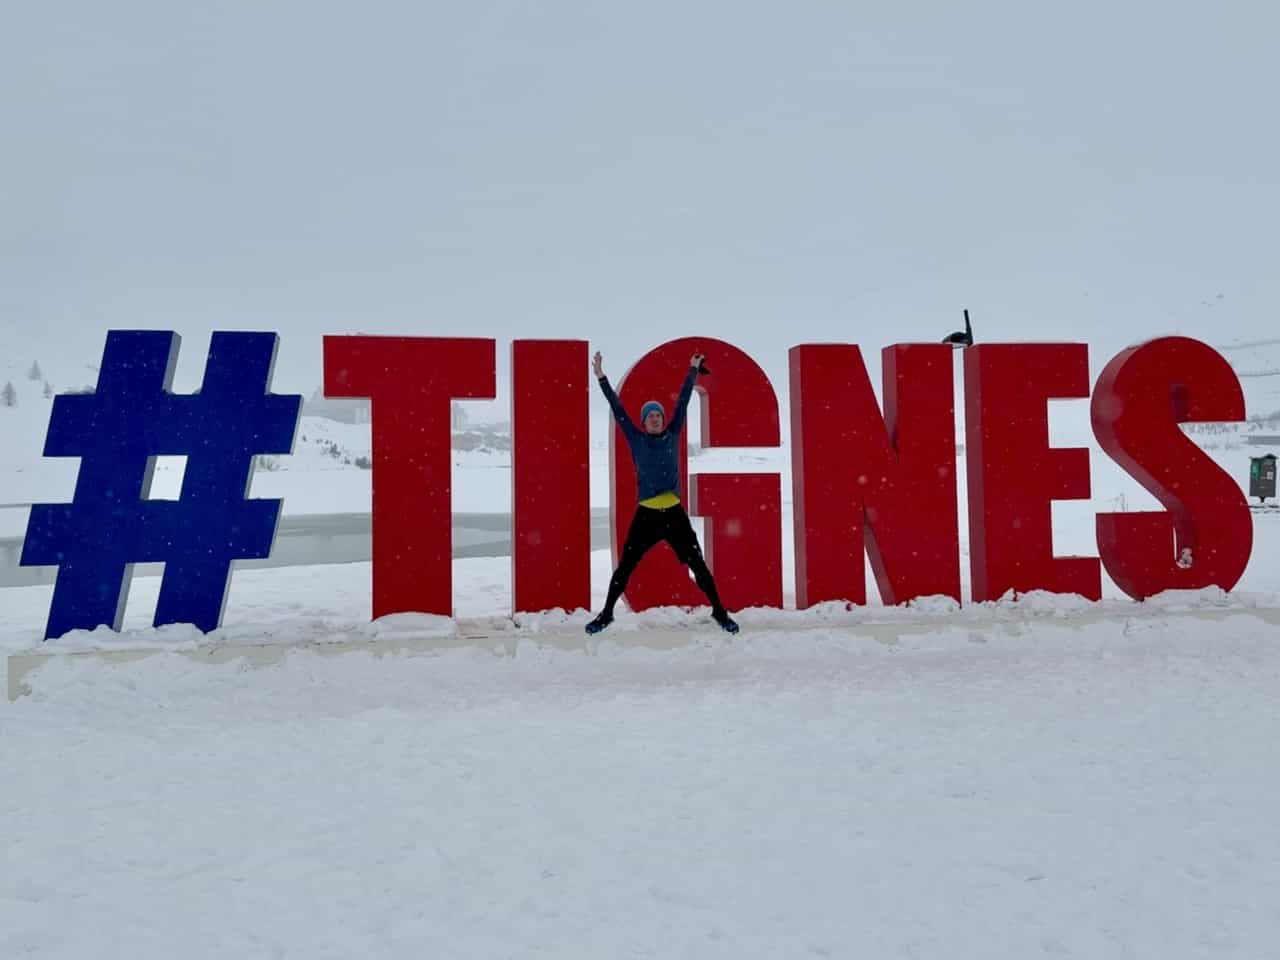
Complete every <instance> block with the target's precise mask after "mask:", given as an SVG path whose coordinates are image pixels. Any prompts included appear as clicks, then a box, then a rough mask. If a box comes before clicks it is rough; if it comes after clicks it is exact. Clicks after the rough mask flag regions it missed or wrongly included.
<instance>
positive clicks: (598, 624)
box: [587, 613, 613, 636]
mask: <svg viewBox="0 0 1280 960" xmlns="http://www.w3.org/2000/svg"><path fill="white" fill-rule="evenodd" d="M611 623H613V614H611V613H601V614H600V615H599V616H597V617H596V618H595V619H594V620H592V621H591V622H590V623H588V624H587V633H589V634H591V635H592V636H594V635H595V634H597V633H599V632H600V631H601V630H603V629H604V628H605V627H607V626H608V625H609V624H611Z"/></svg>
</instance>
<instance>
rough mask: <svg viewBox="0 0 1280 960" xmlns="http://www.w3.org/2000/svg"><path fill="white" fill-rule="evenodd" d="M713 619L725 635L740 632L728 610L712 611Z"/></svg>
mask: <svg viewBox="0 0 1280 960" xmlns="http://www.w3.org/2000/svg"><path fill="white" fill-rule="evenodd" d="M711 619H712V620H714V621H715V622H716V623H718V624H720V629H721V630H723V631H724V632H725V633H737V632H738V624H737V623H736V622H735V621H734V619H733V617H731V616H729V611H727V610H712V611H711Z"/></svg>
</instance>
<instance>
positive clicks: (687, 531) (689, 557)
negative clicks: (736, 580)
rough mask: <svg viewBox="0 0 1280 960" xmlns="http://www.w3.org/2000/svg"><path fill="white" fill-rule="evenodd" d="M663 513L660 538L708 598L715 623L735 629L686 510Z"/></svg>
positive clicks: (678, 509)
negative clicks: (662, 534)
mask: <svg viewBox="0 0 1280 960" xmlns="http://www.w3.org/2000/svg"><path fill="white" fill-rule="evenodd" d="M665 513H666V520H667V524H666V531H665V536H664V539H666V541H667V543H669V544H671V549H672V550H674V551H675V553H676V556H677V557H678V558H679V559H680V562H681V563H683V564H687V565H688V567H689V569H690V570H691V571H693V581H694V583H696V584H697V585H698V589H699V590H701V591H702V592H703V593H705V594H706V595H707V599H708V600H710V601H711V616H712V617H714V618H715V621H716V623H718V624H720V626H721V627H723V628H724V629H726V630H728V631H730V632H731V633H736V632H737V629H738V625H737V624H736V623H734V622H733V620H732V618H730V616H729V612H728V611H727V610H725V608H724V604H723V603H722V602H721V600H720V591H719V590H717V589H716V581H715V577H713V576H712V575H711V568H710V567H708V566H707V561H706V558H705V557H703V555H702V547H701V546H700V545H699V544H698V535H697V534H696V533H695V532H694V530H693V524H692V523H691V522H690V521H689V514H687V513H685V510H684V507H672V508H671V509H669V510H667V511H665Z"/></svg>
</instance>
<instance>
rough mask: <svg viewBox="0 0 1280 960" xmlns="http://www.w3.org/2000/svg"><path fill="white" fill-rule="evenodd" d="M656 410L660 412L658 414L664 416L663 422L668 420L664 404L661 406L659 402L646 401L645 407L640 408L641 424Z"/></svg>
mask: <svg viewBox="0 0 1280 960" xmlns="http://www.w3.org/2000/svg"><path fill="white" fill-rule="evenodd" d="M655 410H656V411H658V413H660V414H662V419H663V420H666V419H667V411H666V408H664V407H663V406H662V404H660V403H659V402H658V401H657V400H646V401H645V404H644V406H643V407H641V408H640V422H641V423H644V421H645V418H646V417H647V416H649V414H651V413H653V412H654V411H655Z"/></svg>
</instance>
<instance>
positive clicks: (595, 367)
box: [591, 351, 640, 438]
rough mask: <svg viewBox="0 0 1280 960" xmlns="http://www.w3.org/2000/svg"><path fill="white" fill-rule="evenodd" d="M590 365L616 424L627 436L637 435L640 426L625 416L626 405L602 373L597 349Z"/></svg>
mask: <svg viewBox="0 0 1280 960" xmlns="http://www.w3.org/2000/svg"><path fill="white" fill-rule="evenodd" d="M591 367H592V371H593V372H594V373H595V375H596V383H598V384H600V391H601V392H602V393H603V394H604V398H605V399H606V400H608V401H609V409H611V410H612V411H613V419H615V420H617V421H618V426H620V427H621V428H622V432H623V433H625V434H626V435H627V437H628V438H630V437H636V436H639V435H640V428H639V427H637V426H636V425H635V424H634V423H632V422H631V418H630V417H628V416H627V410H626V407H624V406H623V405H622V401H621V400H619V399H618V395H617V393H615V392H614V389H613V387H612V386H611V385H610V383H609V378H608V377H606V376H605V375H604V366H603V358H602V357H601V356H600V353H599V352H598V351H597V353H596V355H595V357H594V358H593V359H592V361H591Z"/></svg>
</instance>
